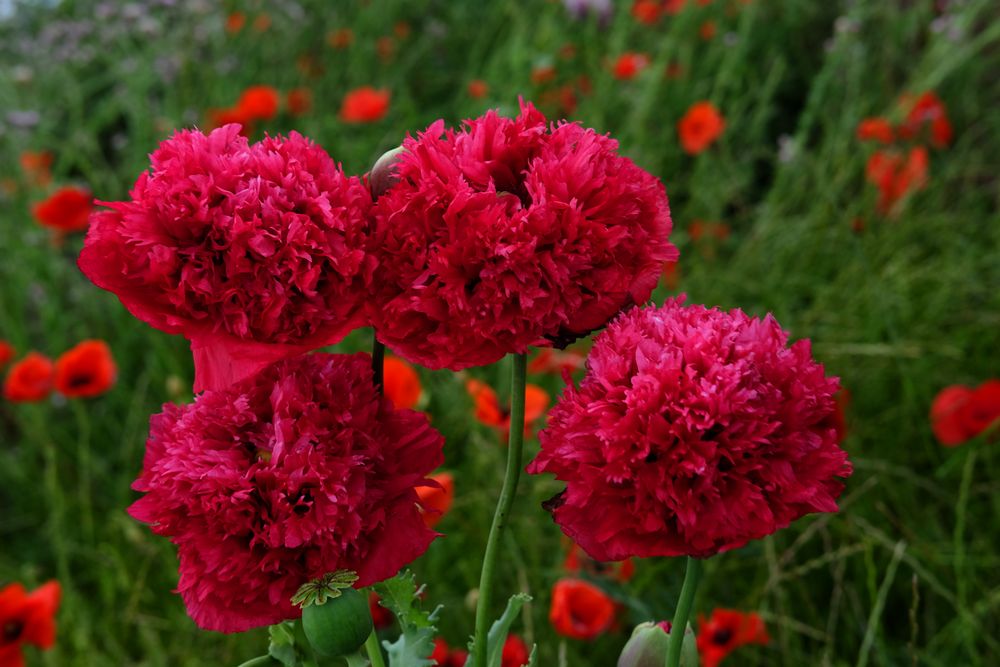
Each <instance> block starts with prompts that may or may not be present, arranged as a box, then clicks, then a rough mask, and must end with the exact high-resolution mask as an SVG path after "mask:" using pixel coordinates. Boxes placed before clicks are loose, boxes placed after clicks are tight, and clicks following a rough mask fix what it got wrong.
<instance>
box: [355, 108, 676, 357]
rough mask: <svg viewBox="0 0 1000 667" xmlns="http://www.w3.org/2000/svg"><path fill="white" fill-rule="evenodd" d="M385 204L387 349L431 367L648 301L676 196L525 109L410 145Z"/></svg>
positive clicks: (601, 140) (376, 285)
mask: <svg viewBox="0 0 1000 667" xmlns="http://www.w3.org/2000/svg"><path fill="white" fill-rule="evenodd" d="M403 148H404V149H405V151H404V152H402V153H401V155H400V157H399V159H398V161H397V162H396V163H395V166H394V169H395V173H396V176H398V178H399V180H398V182H397V184H396V185H395V186H393V187H392V188H390V189H389V190H388V191H387V192H386V193H385V194H384V195H382V196H381V197H379V199H378V201H377V202H376V203H375V206H374V209H373V214H374V234H375V244H374V247H375V253H376V255H377V257H378V260H379V264H378V269H377V271H376V276H375V280H374V281H373V298H372V300H371V307H370V309H369V313H370V317H371V320H372V323H373V325H374V326H375V330H376V335H377V336H378V339H379V340H380V341H381V342H383V343H385V344H386V345H388V346H389V347H391V348H392V349H393V350H395V351H396V352H397V353H398V354H400V355H401V356H403V357H404V358H406V359H408V360H410V361H413V362H416V363H420V364H421V365H424V366H426V367H428V368H434V369H438V368H450V369H452V370H460V369H463V368H468V367H470V366H477V365H484V364H490V363H493V362H495V361H497V360H499V359H500V358H501V357H503V356H504V355H505V354H508V353H511V352H517V353H522V352H525V351H526V350H527V349H528V347H529V346H532V345H536V346H545V345H551V344H565V343H568V342H571V341H572V340H574V339H576V338H577V337H579V336H583V335H586V334H588V333H589V332H591V331H592V330H594V329H596V328H599V327H602V326H604V325H605V324H606V323H607V322H608V320H609V319H611V318H612V317H613V316H614V315H615V314H616V313H618V312H619V311H620V310H621V309H622V308H624V307H626V306H630V305H632V304H635V303H643V302H644V301H646V300H647V299H648V298H649V296H650V294H651V293H652V290H653V287H655V286H656V282H657V279H658V277H659V272H660V269H661V267H662V265H663V262H664V261H667V260H669V259H674V258H676V254H677V251H676V248H674V246H673V245H671V243H670V241H669V239H668V237H669V235H670V230H671V221H670V213H669V209H668V205H667V197H666V192H665V190H664V188H663V185H662V184H661V183H660V182H659V181H658V180H657V179H656V178H654V177H653V176H651V175H650V174H648V173H647V172H645V171H643V170H642V169H640V168H639V167H637V166H636V165H635V164H634V163H633V162H632V161H631V160H628V159H626V158H623V157H621V156H619V155H618V154H617V148H618V145H617V142H615V141H614V140H612V139H610V138H608V137H606V136H602V135H599V134H597V133H596V132H594V131H593V130H588V129H584V128H582V127H580V126H579V125H575V124H567V123H564V124H556V125H554V126H551V127H550V126H548V125H547V124H546V121H545V118H544V117H543V116H542V114H541V113H539V112H538V111H537V110H536V109H535V108H534V107H533V106H531V105H530V104H527V103H524V104H522V107H521V114H520V115H519V116H518V117H517V118H515V119H508V118H502V117H500V116H499V115H497V114H496V113H495V112H492V111H491V112H488V113H487V114H486V115H485V116H483V117H481V118H478V119H476V120H473V121H469V122H468V123H467V125H466V127H465V128H464V129H462V130H445V128H444V124H443V123H442V122H440V121H439V122H437V123H435V124H433V125H432V126H431V127H430V128H428V130H427V131H426V132H423V133H421V134H419V135H418V136H417V137H416V138H407V139H406V140H405V141H404V142H403Z"/></svg>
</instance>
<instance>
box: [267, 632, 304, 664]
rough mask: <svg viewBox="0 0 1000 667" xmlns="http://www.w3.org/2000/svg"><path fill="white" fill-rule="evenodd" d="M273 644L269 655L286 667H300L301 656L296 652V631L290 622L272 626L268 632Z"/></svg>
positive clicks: (269, 647) (268, 648) (269, 648)
mask: <svg viewBox="0 0 1000 667" xmlns="http://www.w3.org/2000/svg"><path fill="white" fill-rule="evenodd" d="M267 633H268V636H269V637H270V639H271V643H270V644H269V645H268V647H267V654H268V655H269V656H271V657H272V658H274V659H275V660H277V661H278V662H280V663H281V664H282V665H284V666H285V667H298V665H299V656H298V653H297V652H296V651H295V629H294V625H293V624H292V623H290V622H288V621H286V622H284V623H277V624H275V625H272V626H271V627H270V628H268V630H267Z"/></svg>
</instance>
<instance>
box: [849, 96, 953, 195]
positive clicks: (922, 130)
mask: <svg viewBox="0 0 1000 667" xmlns="http://www.w3.org/2000/svg"><path fill="white" fill-rule="evenodd" d="M899 106H900V113H902V114H903V115H904V117H903V120H902V121H900V122H899V123H898V124H897V125H893V123H892V122H890V121H889V120H888V119H886V118H883V117H881V116H875V117H870V118H865V119H863V120H862V121H861V122H860V123H858V127H857V131H856V136H857V138H858V139H859V140H860V141H863V142H875V143H878V144H882V145H883V146H886V147H887V148H884V149H882V148H880V149H878V150H876V151H875V152H873V153H872V154H871V156H870V157H869V158H868V163H867V166H866V168H865V178H866V179H867V180H868V182H869V183H871V184H872V185H874V186H875V187H876V188H878V191H879V196H878V203H877V210H878V212H879V214H880V215H892V214H894V213H896V211H897V210H898V204H899V202H900V201H902V200H903V199H904V198H905V197H906V196H907V195H908V194H910V193H912V192H916V191H918V190H920V189H922V188H923V187H924V186H925V185H926V183H927V174H928V170H929V166H930V156H929V153H928V151H927V148H926V147H925V146H923V145H920V142H921V141H923V140H925V139H926V140H928V141H929V143H930V145H931V146H933V147H934V148H937V149H941V148H945V147H947V146H948V145H949V144H950V143H951V141H952V137H953V134H954V132H953V129H952V125H951V121H950V119H949V118H948V111H947V109H946V107H945V105H944V102H942V101H941V99H940V98H939V97H938V96H937V95H936V94H935V93H934V92H933V91H927V92H925V93H922V94H921V95H919V96H916V97H914V96H912V95H904V96H903V97H902V98H901V99H900V101H899ZM900 142H917V144H916V145H911V146H910V147H909V148H908V149H907V150H901V149H900V147H899V146H898V145H897V144H899V143H900Z"/></svg>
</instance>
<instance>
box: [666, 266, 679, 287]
mask: <svg viewBox="0 0 1000 667" xmlns="http://www.w3.org/2000/svg"><path fill="white" fill-rule="evenodd" d="M681 274H682V269H681V263H680V262H664V263H663V284H664V286H666V288H667V289H669V290H676V289H677V288H678V286H680V284H681Z"/></svg>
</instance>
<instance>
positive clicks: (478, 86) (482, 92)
mask: <svg viewBox="0 0 1000 667" xmlns="http://www.w3.org/2000/svg"><path fill="white" fill-rule="evenodd" d="M489 92H490V87H489V86H488V85H487V84H486V82H485V81H483V80H482V79H473V80H472V81H470V82H469V87H468V93H469V97H471V98H472V99H474V100H480V99H482V98H484V97H486V95H487V94H488V93H489Z"/></svg>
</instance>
